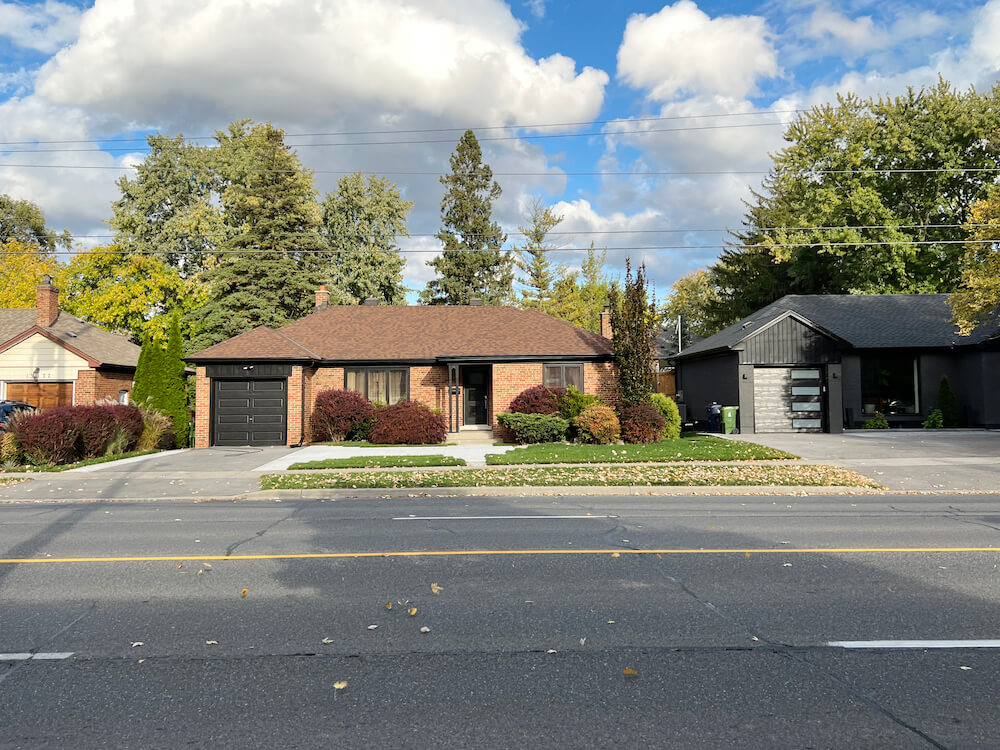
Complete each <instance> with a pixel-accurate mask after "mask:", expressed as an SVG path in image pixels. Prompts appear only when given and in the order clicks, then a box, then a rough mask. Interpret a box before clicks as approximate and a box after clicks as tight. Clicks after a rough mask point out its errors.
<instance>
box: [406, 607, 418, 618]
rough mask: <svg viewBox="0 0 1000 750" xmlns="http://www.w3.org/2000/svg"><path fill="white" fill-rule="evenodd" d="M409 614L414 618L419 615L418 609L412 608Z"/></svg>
mask: <svg viewBox="0 0 1000 750" xmlns="http://www.w3.org/2000/svg"><path fill="white" fill-rule="evenodd" d="M407 614H408V615H409V616H410V617H413V616H414V615H416V614H417V608H416V607H410V611H409V612H408V613H407Z"/></svg>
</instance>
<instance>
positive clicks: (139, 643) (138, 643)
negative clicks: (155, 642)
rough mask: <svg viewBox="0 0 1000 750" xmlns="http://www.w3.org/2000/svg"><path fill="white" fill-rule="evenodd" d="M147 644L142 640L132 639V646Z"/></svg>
mask: <svg viewBox="0 0 1000 750" xmlns="http://www.w3.org/2000/svg"><path fill="white" fill-rule="evenodd" d="M145 645H146V644H145V643H143V642H142V641H132V648H135V647H136V646H145Z"/></svg>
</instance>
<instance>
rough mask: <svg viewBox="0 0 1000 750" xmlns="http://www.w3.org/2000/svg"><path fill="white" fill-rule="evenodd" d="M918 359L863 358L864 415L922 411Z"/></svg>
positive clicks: (882, 356)
mask: <svg viewBox="0 0 1000 750" xmlns="http://www.w3.org/2000/svg"><path fill="white" fill-rule="evenodd" d="M919 386H920V383H919V379H918V377H917V358H916V357H913V356H911V355H907V354H872V355H865V356H862V358H861V410H862V411H863V412H864V413H865V414H873V413H874V412H879V413H881V414H919V413H920V387H919Z"/></svg>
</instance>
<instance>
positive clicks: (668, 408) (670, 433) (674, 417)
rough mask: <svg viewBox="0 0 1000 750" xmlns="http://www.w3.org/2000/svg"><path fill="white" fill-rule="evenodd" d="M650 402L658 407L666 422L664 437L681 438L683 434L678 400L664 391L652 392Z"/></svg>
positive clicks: (665, 438)
mask: <svg viewBox="0 0 1000 750" xmlns="http://www.w3.org/2000/svg"><path fill="white" fill-rule="evenodd" d="M649 402H650V403H651V404H652V405H653V406H655V407H656V408H657V410H658V411H659V412H660V414H661V415H662V416H663V420H664V421H665V422H666V426H665V428H664V430H663V439H664V440H676V439H677V438H679V437H680V436H681V413H680V411H679V410H678V409H677V402H676V401H674V400H673V399H672V398H670V396H665V395H664V394H662V393H652V394H650V396H649Z"/></svg>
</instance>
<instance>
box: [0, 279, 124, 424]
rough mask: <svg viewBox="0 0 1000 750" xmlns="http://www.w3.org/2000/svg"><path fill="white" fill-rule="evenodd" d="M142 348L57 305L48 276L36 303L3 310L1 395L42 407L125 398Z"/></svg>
mask: <svg viewBox="0 0 1000 750" xmlns="http://www.w3.org/2000/svg"><path fill="white" fill-rule="evenodd" d="M138 360H139V347H137V346H136V345H135V344H133V343H132V342H130V341H129V340H128V339H126V338H125V337H124V336H118V335H115V334H113V333H108V332H107V331H105V330H103V329H101V328H98V327H97V326H94V325H91V324H90V323H85V322H84V321H82V320H80V319H79V318H76V317H74V316H72V315H70V314H69V313H67V312H64V311H62V310H60V309H59V290H58V289H56V288H55V287H54V286H53V285H52V279H51V278H50V277H46V280H45V282H44V283H43V284H41V285H40V286H39V287H38V299H37V303H36V305H35V307H34V308H27V309H8V310H0V400H4V399H6V400H10V401H25V402H27V403H29V404H31V405H32V406H36V407H38V408H41V409H50V408H53V407H56V406H69V405H72V404H92V403H94V402H95V401H96V400H98V399H102V398H112V399H115V400H117V401H119V402H122V403H125V402H127V400H128V397H129V395H130V394H131V392H132V380H133V378H134V376H135V366H136V363H137V362H138Z"/></svg>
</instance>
